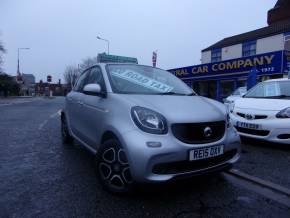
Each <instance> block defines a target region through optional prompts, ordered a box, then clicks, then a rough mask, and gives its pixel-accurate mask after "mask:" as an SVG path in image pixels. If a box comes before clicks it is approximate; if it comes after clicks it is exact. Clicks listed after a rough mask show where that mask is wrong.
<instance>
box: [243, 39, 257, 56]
mask: <svg viewBox="0 0 290 218" xmlns="http://www.w3.org/2000/svg"><path fill="white" fill-rule="evenodd" d="M256 47H257V41H250V42H245V43H243V57H247V56H252V55H255V54H256Z"/></svg>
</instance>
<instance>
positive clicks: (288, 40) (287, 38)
mask: <svg viewBox="0 0 290 218" xmlns="http://www.w3.org/2000/svg"><path fill="white" fill-rule="evenodd" d="M284 49H285V50H288V51H290V32H289V33H285V34H284Z"/></svg>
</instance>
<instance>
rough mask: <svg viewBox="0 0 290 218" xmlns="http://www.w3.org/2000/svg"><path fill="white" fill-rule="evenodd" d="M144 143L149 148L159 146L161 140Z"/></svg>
mask: <svg viewBox="0 0 290 218" xmlns="http://www.w3.org/2000/svg"><path fill="white" fill-rule="evenodd" d="M146 145H147V146H148V147H149V148H160V147H161V146H162V145H161V142H146Z"/></svg>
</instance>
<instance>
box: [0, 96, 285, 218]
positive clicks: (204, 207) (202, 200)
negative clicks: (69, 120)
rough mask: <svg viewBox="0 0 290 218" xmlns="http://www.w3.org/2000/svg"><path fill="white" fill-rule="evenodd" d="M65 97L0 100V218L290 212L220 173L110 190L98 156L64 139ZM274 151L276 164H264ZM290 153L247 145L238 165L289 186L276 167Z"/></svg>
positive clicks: (273, 214)
mask: <svg viewBox="0 0 290 218" xmlns="http://www.w3.org/2000/svg"><path fill="white" fill-rule="evenodd" d="M11 101H13V100H11ZM63 103H64V98H61V97H57V98H54V99H41V98H38V99H32V100H31V101H28V102H22V103H19V104H13V103H9V102H8V103H6V104H5V105H4V104H2V105H1V103H0V217H118V218H122V217H126V218H129V217H290V210H289V208H287V207H285V206H284V205H282V204H279V203H277V202H276V201H273V200H271V199H269V198H266V197H263V196H262V195H260V194H258V193H256V192H255V191H253V190H248V189H245V188H244V187H242V186H240V185H239V184H235V183H233V182H232V181H229V180H228V179H227V178H226V177H225V176H223V175H222V174H214V175H211V176H207V177H198V178H192V179H189V180H185V181H180V182H175V183H172V184H168V185H162V186H153V187H147V188H146V189H145V190H144V192H140V193H137V194H135V195H134V196H127V197H121V196H114V195H112V194H109V193H107V192H106V191H104V190H103V189H102V188H101V186H100V184H99V182H98V180H97V178H96V176H95V173H94V168H93V165H92V158H93V157H92V156H91V155H90V154H89V153H88V152H87V151H86V150H85V149H83V148H82V147H81V146H79V145H77V144H74V145H72V146H69V145H67V146H64V145H62V143H61V135H60V117H59V113H58V111H59V110H60V109H61V108H62V105H63ZM269 149H272V150H270V151H269ZM273 153H275V154H274V155H272V156H273V157H272V159H271V162H273V161H275V162H277V164H275V167H274V168H272V170H271V168H270V167H271V165H273V164H267V165H266V166H267V167H266V168H267V169H265V170H263V169H261V168H259V167H265V165H264V164H265V162H266V160H265V158H267V157H268V156H270V155H271V154H273ZM289 155H290V152H289V151H288V150H283V149H282V150H278V151H277V152H276V150H275V149H273V148H267V147H266V148H264V147H259V146H258V147H257V146H252V145H245V146H244V156H243V157H242V159H241V162H240V163H239V164H238V165H237V166H236V167H237V168H238V169H240V170H241V171H245V172H247V173H251V174H252V175H255V176H259V177H261V178H263V179H271V176H269V175H271V173H273V172H274V171H275V173H274V174H273V175H276V177H277V178H279V179H272V180H273V181H272V182H277V181H282V182H280V183H279V184H281V185H285V186H286V187H287V186H288V185H289V181H288V179H285V177H287V176H285V173H286V172H287V170H286V169H284V170H282V171H280V172H279V171H277V168H276V167H279V168H281V167H285V166H287V163H289V162H287V161H284V159H283V161H282V162H281V161H280V159H281V157H283V158H284V157H287V158H288V157H289ZM279 161H280V162H279ZM288 166H289V165H288ZM279 173H280V174H279ZM268 174H269V175H268ZM288 175H289V171H288ZM283 177H284V179H283ZM288 177H289V176H288ZM288 188H290V186H288Z"/></svg>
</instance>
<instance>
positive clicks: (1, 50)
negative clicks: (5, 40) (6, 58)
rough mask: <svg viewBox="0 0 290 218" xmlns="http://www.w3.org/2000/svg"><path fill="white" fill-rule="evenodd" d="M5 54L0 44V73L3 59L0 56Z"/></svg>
mask: <svg viewBox="0 0 290 218" xmlns="http://www.w3.org/2000/svg"><path fill="white" fill-rule="evenodd" d="M5 52H6V50H5V48H4V46H3V44H2V43H1V42H0V73H1V72H2V68H1V65H2V64H3V57H2V55H3V54H4V53H5Z"/></svg>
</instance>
